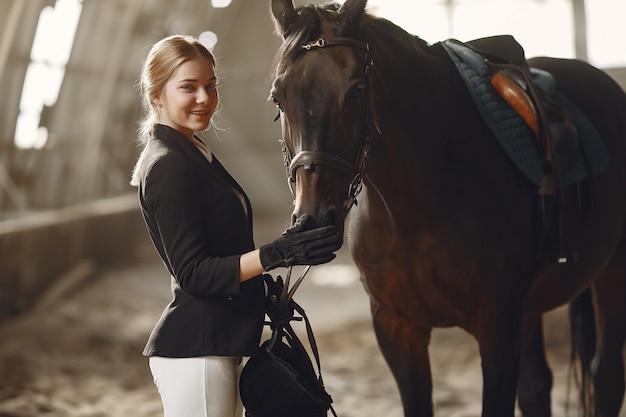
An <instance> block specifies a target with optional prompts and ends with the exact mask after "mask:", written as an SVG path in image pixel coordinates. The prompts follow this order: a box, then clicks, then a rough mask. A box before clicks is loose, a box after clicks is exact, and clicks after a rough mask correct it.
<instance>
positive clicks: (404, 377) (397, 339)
mask: <svg viewBox="0 0 626 417" xmlns="http://www.w3.org/2000/svg"><path fill="white" fill-rule="evenodd" d="M372 318H373V321H374V330H375V332H376V337H377V339H378V345H379V347H380V350H381V352H382V354H383V356H384V358H385V360H386V361H387V364H388V365H389V368H390V369H391V372H392V374H393V376H394V377H395V380H396V383H397V384H398V389H399V391H400V397H401V399H402V405H403V407H404V416H405V417H431V416H432V415H433V403H432V392H433V384H432V376H431V371H430V359H429V356H428V344H429V341H430V334H431V331H432V328H431V327H427V326H421V327H419V326H418V327H416V326H415V323H410V322H408V321H407V320H406V318H403V317H402V316H401V315H398V314H394V313H393V312H391V311H389V310H388V309H386V308H385V307H382V306H380V305H378V304H376V302H375V301H372Z"/></svg>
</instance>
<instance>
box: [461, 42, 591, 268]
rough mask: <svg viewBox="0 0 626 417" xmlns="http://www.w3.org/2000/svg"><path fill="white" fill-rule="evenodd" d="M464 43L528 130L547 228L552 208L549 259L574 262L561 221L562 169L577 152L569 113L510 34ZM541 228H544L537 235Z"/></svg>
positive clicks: (546, 75) (550, 81)
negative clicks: (552, 240) (552, 237)
mask: <svg viewBox="0 0 626 417" xmlns="http://www.w3.org/2000/svg"><path fill="white" fill-rule="evenodd" d="M465 45H466V46H468V47H469V48H471V49H472V50H474V52H476V53H478V54H479V55H481V56H482V57H483V58H484V59H485V62H486V63H487V65H488V66H489V67H490V68H491V69H492V75H491V79H490V83H491V85H492V86H493V87H494V89H495V90H496V91H497V92H498V94H500V96H501V97H502V98H503V99H504V101H506V102H507V103H508V104H509V105H510V106H511V107H512V108H513V109H514V110H515V111H516V112H517V113H518V114H519V115H520V117H521V118H522V119H523V120H524V122H525V123H526V124H527V125H528V126H529V128H530V129H531V130H532V132H533V133H534V137H535V142H536V145H537V151H538V153H539V156H540V158H541V167H542V173H543V176H542V180H541V186H540V187H539V191H538V193H539V196H540V197H541V207H542V210H543V218H544V227H546V228H547V223H548V222H549V221H550V218H551V217H552V212H553V209H554V208H555V207H556V209H557V210H558V211H557V213H555V214H556V222H557V234H558V241H559V243H558V245H557V248H556V252H555V254H554V256H553V258H552V261H553V262H555V263H568V262H572V261H575V257H576V256H575V254H572V253H571V252H570V251H569V250H568V248H567V243H566V238H565V231H564V226H563V218H564V204H563V203H562V201H563V187H564V185H563V182H562V174H563V173H565V172H567V171H568V170H569V169H570V168H571V167H572V166H573V165H574V164H575V162H576V160H577V159H578V158H579V157H580V156H581V147H580V138H579V135H578V130H577V128H576V124H575V122H574V118H573V117H572V115H571V114H570V113H569V112H568V111H567V110H566V109H565V108H564V107H563V106H561V105H560V104H557V103H556V102H555V101H553V100H552V99H550V94H551V93H554V92H555V91H556V87H555V85H554V78H552V76H551V75H550V74H549V73H547V72H545V71H541V70H536V69H531V68H530V67H529V65H528V63H527V61H526V57H525V54H524V49H523V48H522V46H521V45H520V44H519V43H517V41H516V40H515V39H514V38H513V37H512V36H509V35H502V36H494V37H488V38H481V39H476V40H473V41H470V42H466V43H465ZM537 78H543V82H537ZM538 85H543V86H544V87H543V88H540V87H538ZM545 233H546V230H545V229H544V232H543V233H542V234H545Z"/></svg>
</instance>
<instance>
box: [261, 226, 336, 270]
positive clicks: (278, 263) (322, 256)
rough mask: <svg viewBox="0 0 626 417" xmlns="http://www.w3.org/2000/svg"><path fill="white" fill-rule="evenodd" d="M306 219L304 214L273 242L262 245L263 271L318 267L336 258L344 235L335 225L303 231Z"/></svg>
mask: <svg viewBox="0 0 626 417" xmlns="http://www.w3.org/2000/svg"><path fill="white" fill-rule="evenodd" d="M307 219H308V216H307V215H303V216H301V217H299V218H298V220H297V221H296V223H295V224H294V225H293V226H291V227H290V228H289V229H287V230H285V231H284V232H283V234H282V235H280V237H279V238H278V239H276V240H275V241H274V242H272V243H270V244H267V245H264V246H261V248H260V258H261V265H263V268H264V269H265V270H266V271H269V270H270V269H274V268H278V267H289V266H292V265H319V264H323V263H326V262H329V261H332V260H333V259H335V254H334V253H333V252H334V251H336V250H337V249H339V248H340V247H341V244H342V243H343V236H342V235H341V233H339V229H338V228H337V227H336V226H323V227H319V228H317V229H311V230H302V229H303V228H304V226H305V224H306V222H307Z"/></svg>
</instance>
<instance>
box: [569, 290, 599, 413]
mask: <svg viewBox="0 0 626 417" xmlns="http://www.w3.org/2000/svg"><path fill="white" fill-rule="evenodd" d="M569 317H570V333H571V340H572V354H571V358H570V360H571V368H572V369H574V378H575V381H576V384H577V385H578V388H579V394H580V403H581V407H582V409H583V417H593V416H594V415H595V407H594V404H595V402H594V392H593V381H592V376H591V361H592V359H593V356H594V355H595V351H596V326H595V313H594V310H593V301H592V299H591V289H590V288H587V289H586V290H585V291H584V292H583V293H582V294H580V295H579V296H578V297H577V298H575V299H574V300H572V302H570V304H569ZM577 362H578V363H579V366H576V365H577ZM577 370H579V372H580V374H579V373H578V371H577Z"/></svg>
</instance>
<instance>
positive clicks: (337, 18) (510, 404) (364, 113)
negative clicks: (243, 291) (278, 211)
mask: <svg viewBox="0 0 626 417" xmlns="http://www.w3.org/2000/svg"><path fill="white" fill-rule="evenodd" d="M366 3H367V0H346V1H345V3H343V5H340V4H333V3H331V4H311V5H306V6H300V7H297V8H296V7H294V4H293V2H292V0H271V13H272V20H273V22H274V26H275V29H276V32H277V35H279V36H280V37H281V38H282V44H281V46H280V47H279V49H278V51H277V53H276V56H275V61H274V66H273V70H272V75H271V78H272V80H273V82H272V86H271V92H270V99H271V101H272V102H273V103H274V104H275V105H276V107H277V113H278V114H277V119H280V123H281V130H282V146H283V152H284V155H285V165H286V167H287V176H288V178H289V180H290V185H291V186H292V191H293V193H294V206H293V211H292V218H294V219H295V218H298V217H300V216H301V215H303V214H308V215H309V217H310V218H311V219H313V222H312V223H314V224H312V225H311V227H313V226H314V225H330V224H333V225H336V226H337V227H339V228H341V230H342V232H344V233H345V235H344V236H345V243H346V244H347V245H348V247H349V250H350V254H351V256H352V258H353V260H354V263H355V264H356V266H357V268H358V270H359V273H360V275H361V280H362V282H363V285H364V288H365V290H366V292H367V294H368V296H369V299H370V307H371V316H372V322H373V327H374V331H375V334H376V338H377V342H378V345H379V348H380V350H381V352H382V355H383V357H384V358H385V360H386V362H387V364H388V366H389V368H390V370H391V372H392V374H393V376H394V378H395V380H396V382H397V386H398V389H399V392H400V397H401V400H402V405H403V411H404V414H405V416H406V417H418V416H419V417H423V416H432V415H434V406H433V400H432V391H433V386H432V374H431V365H430V361H429V353H428V346H429V341H430V337H431V332H432V330H433V329H434V328H436V327H452V326H458V327H460V328H462V329H464V330H465V331H467V332H468V333H469V334H471V335H472V336H473V337H474V338H475V340H476V342H477V344H478V348H479V353H480V356H481V362H482V365H481V367H482V376H483V400H482V416H483V417H512V416H513V415H514V412H515V407H516V401H517V404H518V406H519V408H520V410H521V412H522V414H523V415H524V416H526V417H530V416H533V417H544V416H550V415H551V409H550V390H551V387H552V374H551V370H550V368H549V366H548V364H547V361H546V358H545V351H544V344H543V334H542V315H543V314H544V313H546V312H548V311H550V310H553V309H555V308H557V307H559V306H562V305H567V304H568V303H569V302H571V301H572V300H577V299H578V298H577V297H580V296H582V295H584V294H589V295H590V298H589V300H591V301H590V302H589V303H587V304H588V305H589V306H592V307H593V314H594V317H595V318H594V319H592V320H593V324H594V325H595V329H594V331H593V333H592V336H583V337H582V338H580V339H581V340H582V341H583V342H585V343H586V344H587V345H589V344H590V343H593V346H590V347H591V350H592V352H593V359H592V360H591V362H590V372H591V374H590V377H591V381H592V383H591V385H592V386H593V387H592V388H593V394H594V397H593V400H592V401H590V403H591V410H590V411H589V413H594V415H595V416H602V417H617V416H618V413H619V410H620V407H621V404H622V401H623V397H624V385H625V384H624V363H623V356H622V355H623V349H624V343H625V339H626V324H625V323H626V303H625V302H624V300H626V239H625V237H626V95H625V94H624V92H623V90H622V89H621V88H620V87H619V86H618V84H617V83H616V82H615V81H614V80H612V79H611V78H610V77H609V76H607V75H606V74H605V73H604V72H602V71H600V70H599V69H596V68H594V67H592V66H591V65H589V64H587V63H584V62H582V61H579V60H569V59H557V58H548V57H541V58H533V59H529V60H525V58H524V60H525V61H524V62H525V65H528V67H532V68H535V69H537V70H538V71H543V73H546V74H550V76H551V77H552V78H551V79H553V80H554V81H555V83H556V88H557V91H558V93H559V96H562V97H565V98H566V99H567V100H568V102H569V103H571V104H573V105H574V106H575V108H576V109H578V110H579V111H580V112H581V113H582V114H583V115H584V116H585V117H586V119H587V120H588V121H589V123H590V124H591V126H592V127H593V128H594V129H595V131H596V132H597V133H598V135H599V136H600V137H601V140H602V143H603V144H604V145H603V146H605V157H606V159H607V164H606V167H605V168H604V169H601V170H598V171H592V170H590V169H588V171H587V172H588V175H585V176H583V177H579V178H577V179H576V180H575V181H574V182H573V183H571V184H564V183H562V182H561V183H559V184H557V186H556V187H552V188H554V189H556V191H553V192H552V193H550V192H546V193H543V192H542V191H541V190H542V189H543V188H544V187H543V185H544V184H543V183H542V184H540V185H538V184H537V183H536V182H533V181H531V180H530V179H529V176H528V175H526V174H525V173H524V172H522V170H521V169H520V167H519V166H518V165H517V164H516V163H514V161H513V160H512V157H511V155H509V154H508V153H507V152H506V151H505V150H504V148H503V146H502V144H501V143H500V142H499V139H498V137H497V135H496V133H495V132H494V130H493V129H492V128H491V126H490V125H489V124H488V123H487V122H486V120H485V114H484V113H489V112H484V111H480V110H478V108H477V105H476V101H475V99H474V98H473V97H472V96H471V94H470V89H469V88H468V86H467V84H466V82H465V81H466V80H465V79H464V78H463V76H462V75H461V73H460V72H459V70H458V68H457V65H456V64H455V62H453V59H452V58H451V57H452V56H451V54H450V51H449V48H446V44H445V43H443V42H438V43H435V44H432V45H431V44H429V43H427V42H425V41H424V40H422V39H420V38H419V37H418V36H415V35H412V34H409V33H408V32H406V31H405V30H403V29H402V28H400V27H398V26H397V25H395V24H394V23H393V22H391V21H389V20H386V19H383V18H380V17H376V16H374V15H372V14H370V13H368V12H367V11H366V6H367V4H366ZM461 46H463V45H462V44H461ZM504 49H505V50H507V48H504ZM505 52H506V51H505ZM509 52H510V51H509ZM487 116H488V114H487ZM544 124H546V122H545V120H544ZM533 146H536V147H537V149H539V148H540V145H539V144H533ZM578 147H580V146H578ZM543 150H544V151H545V149H543ZM548 150H549V149H548ZM546 152H547V151H546ZM536 155H537V158H540V159H541V162H540V164H541V167H542V168H541V169H542V173H543V174H546V175H547V176H544V177H542V178H543V179H545V178H552V179H554V175H552V176H551V177H550V176H549V175H550V172H553V173H554V171H551V168H550V167H545V165H544V164H545V159H546V158H545V157H544V156H545V155H544V153H542V152H540V151H539V150H536ZM553 156H554V155H553ZM553 159H554V158H553ZM587 165H589V164H587ZM544 168H545V170H544ZM559 178H561V179H562V178H563V176H561V177H559ZM543 179H542V181H543ZM557 179H558V178H557ZM549 207H552V209H548V208H549ZM563 244H565V245H566V246H565V247H564V246H563ZM559 248H560V249H561V252H564V253H565V255H564V256H562V257H561V256H559V257H558V259H555V258H554V255H555V252H556V251H557V250H558V249H559ZM587 322H588V320H587ZM588 347H589V346H588ZM581 395H583V394H581Z"/></svg>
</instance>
